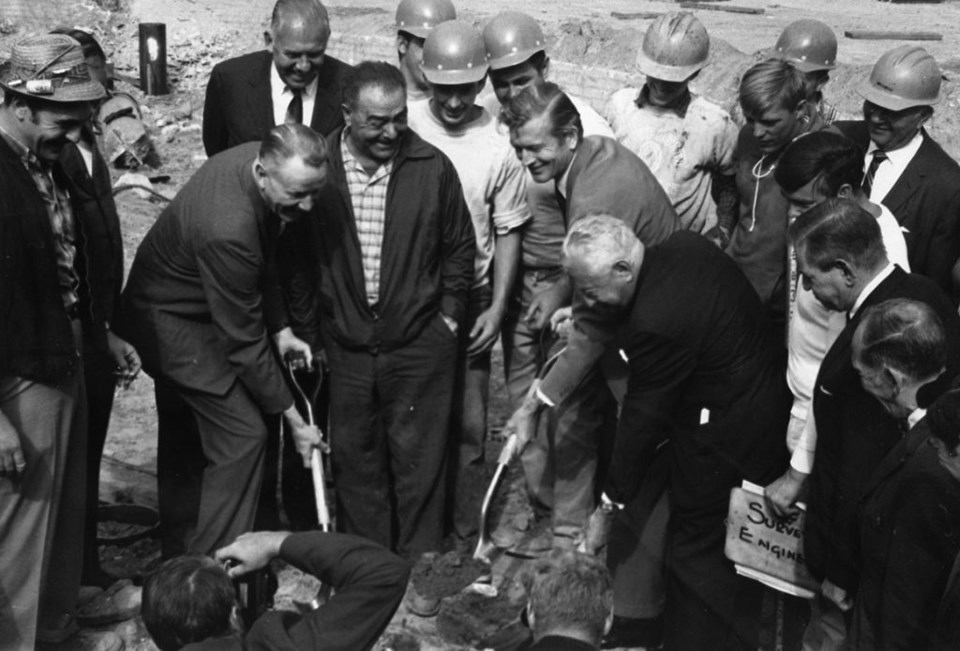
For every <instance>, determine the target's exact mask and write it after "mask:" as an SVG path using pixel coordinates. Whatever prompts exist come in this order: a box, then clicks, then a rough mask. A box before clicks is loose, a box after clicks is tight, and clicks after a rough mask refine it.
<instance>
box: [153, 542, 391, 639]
mask: <svg viewBox="0 0 960 651" xmlns="http://www.w3.org/2000/svg"><path fill="white" fill-rule="evenodd" d="M274 558H281V559H283V560H284V561H286V562H288V563H290V564H291V565H293V566H294V567H296V568H298V569H300V570H302V571H304V572H307V573H308V574H312V575H313V576H315V577H317V578H318V579H319V580H320V581H322V582H323V583H324V584H327V585H330V586H332V587H333V589H334V592H335V594H334V596H333V597H332V598H331V599H330V600H329V601H328V602H327V603H326V604H325V605H323V606H321V607H320V608H318V609H317V610H314V611H311V612H308V613H306V614H303V615H301V614H299V613H295V612H283V611H268V612H266V613H264V614H263V615H262V616H261V617H259V618H258V619H257V620H256V621H254V622H253V623H252V624H251V625H250V629H249V631H247V632H244V628H243V624H242V623H241V621H240V617H239V612H238V604H237V597H236V591H235V588H234V585H233V579H235V578H237V577H239V576H242V575H244V574H247V573H248V572H253V571H255V570H259V569H261V568H263V567H265V566H266V565H267V564H268V563H269V562H270V561H271V560H273V559H274ZM227 568H228V569H227ZM409 574H410V567H409V565H408V564H407V563H406V562H405V561H403V560H402V559H401V558H400V557H398V556H396V555H394V554H392V553H390V552H389V551H387V550H386V549H384V548H383V547H381V546H380V545H377V544H376V543H373V542H370V541H368V540H364V539H363V538H358V537H356V536H351V535H347V534H339V533H323V532H316V531H313V532H305V533H295V534H291V533H288V532H273V531H260V532H254V533H245V534H243V535H241V536H240V537H238V538H237V539H236V540H235V541H234V542H233V543H232V544H230V545H227V546H226V547H223V548H221V549H218V550H217V551H216V553H215V554H214V558H210V557H208V556H201V555H199V554H191V555H187V556H180V557H177V558H173V559H170V560H169V561H167V562H166V563H164V564H163V565H161V566H160V567H159V568H158V569H157V570H156V571H154V572H153V573H152V574H151V575H150V576H149V577H147V580H146V583H144V586H143V606H142V614H143V622H144V624H145V625H146V627H147V631H148V632H149V633H150V636H151V637H152V638H153V641H154V643H155V644H156V645H157V646H158V647H159V648H160V650H161V651H176V650H178V649H184V650H186V651H199V650H204V649H216V650H217V651H233V650H234V649H271V650H281V649H291V650H292V649H297V650H300V651H307V650H309V649H324V651H331V650H342V651H358V650H364V651H365V650H368V649H371V648H372V647H373V645H374V643H375V642H376V641H377V639H378V638H379V637H380V634H381V633H383V630H384V628H386V626H387V623H388V622H389V621H390V618H391V617H393V614H394V613H395V612H396V610H397V606H398V605H399V604H400V600H401V599H402V598H403V593H404V591H405V590H406V587H407V579H408V578H409Z"/></svg>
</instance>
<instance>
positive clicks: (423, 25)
mask: <svg viewBox="0 0 960 651" xmlns="http://www.w3.org/2000/svg"><path fill="white" fill-rule="evenodd" d="M456 17H457V10H456V9H454V7H453V3H452V2H450V0H402V2H401V3H400V5H399V6H398V7H397V17H396V24H397V58H398V60H399V64H400V65H399V67H400V72H401V73H403V80H404V81H405V82H406V84H407V106H415V105H416V104H418V103H421V102H426V101H427V100H428V99H430V84H429V83H428V82H427V80H426V78H425V77H424V76H423V71H421V70H420V62H421V61H423V42H424V41H425V40H426V38H427V36H428V35H429V34H430V32H432V31H433V28H434V27H436V26H437V25H439V24H440V23H443V22H446V21H448V20H455V19H456Z"/></svg>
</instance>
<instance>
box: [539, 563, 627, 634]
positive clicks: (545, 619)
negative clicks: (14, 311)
mask: <svg viewBox="0 0 960 651" xmlns="http://www.w3.org/2000/svg"><path fill="white" fill-rule="evenodd" d="M524 583H525V586H526V588H527V594H528V596H529V603H530V609H531V612H532V613H533V635H534V639H540V638H541V637H543V636H545V635H549V634H550V633H551V632H557V631H564V630H566V631H578V632H582V633H583V634H584V635H585V636H588V637H589V638H590V639H592V640H594V641H595V642H596V643H599V642H600V639H601V638H602V637H603V634H604V627H605V624H606V622H607V618H608V617H609V616H610V613H611V612H612V610H613V583H612V581H611V579H610V573H609V572H608V571H607V568H606V566H605V565H604V564H603V563H601V562H600V561H599V560H598V559H597V558H595V557H593V556H588V555H586V554H579V553H577V552H573V551H566V552H554V553H552V554H551V555H550V556H548V557H546V558H541V559H539V560H538V561H537V562H536V563H534V566H533V568H532V570H531V571H530V573H529V574H528V575H526V576H525V577H524Z"/></svg>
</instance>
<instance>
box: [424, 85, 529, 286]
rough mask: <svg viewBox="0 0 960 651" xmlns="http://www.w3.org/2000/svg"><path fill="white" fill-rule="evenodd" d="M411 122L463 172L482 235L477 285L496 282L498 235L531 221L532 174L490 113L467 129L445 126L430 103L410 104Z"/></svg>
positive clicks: (469, 202) (476, 225)
mask: <svg viewBox="0 0 960 651" xmlns="http://www.w3.org/2000/svg"><path fill="white" fill-rule="evenodd" d="M407 108H408V117H407V124H408V125H409V126H410V128H411V129H413V130H414V131H416V132H417V134H419V135H420V137H421V138H423V139H424V140H426V141H427V142H429V143H430V144H431V145H433V146H434V147H436V148H437V149H439V150H440V151H442V152H443V153H444V154H446V155H447V157H448V158H449V159H450V160H451V162H452V163H453V166H454V167H455V168H456V169H457V175H459V177H460V183H461V184H462V185H463V195H464V198H465V199H466V201H467V207H468V208H469V209H470V216H471V217H472V219H473V228H474V231H475V233H476V236H477V257H476V264H475V276H474V281H473V286H474V287H480V286H483V285H486V284H488V283H489V282H490V276H491V272H490V270H491V268H492V266H493V252H494V244H495V235H505V234H507V233H509V232H510V231H512V230H514V229H516V228H519V227H521V226H523V225H524V224H526V223H527V222H528V221H530V208H529V207H528V206H527V197H526V185H527V172H526V170H525V169H524V168H523V165H521V164H520V161H519V160H518V159H517V157H516V154H514V152H513V149H512V148H511V147H510V142H509V140H507V139H506V138H504V137H503V134H502V133H500V131H499V130H498V128H497V121H496V120H495V119H494V118H493V116H491V115H490V113H489V112H487V111H486V110H482V113H481V114H480V117H479V118H477V119H476V120H473V121H472V122H470V123H469V124H467V125H464V126H463V127H461V128H451V127H448V126H446V125H444V124H443V123H442V122H440V120H439V119H437V117H436V116H435V115H434V114H433V112H432V111H431V110H430V105H429V102H420V103H417V104H414V105H411V104H408V105H407Z"/></svg>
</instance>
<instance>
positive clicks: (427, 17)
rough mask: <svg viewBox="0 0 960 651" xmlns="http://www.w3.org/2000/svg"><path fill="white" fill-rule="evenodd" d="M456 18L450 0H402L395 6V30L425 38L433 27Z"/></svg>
mask: <svg viewBox="0 0 960 651" xmlns="http://www.w3.org/2000/svg"><path fill="white" fill-rule="evenodd" d="M456 18H457V10H456V9H454V8H453V3H452V2H450V0H402V1H401V2H400V6H398V7H397V31H398V32H406V33H408V34H413V35H414V36H416V37H417V38H426V37H427V34H429V33H430V32H431V31H432V30H433V28H434V27H436V26H437V25H439V24H440V23H443V22H446V21H448V20H456Z"/></svg>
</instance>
